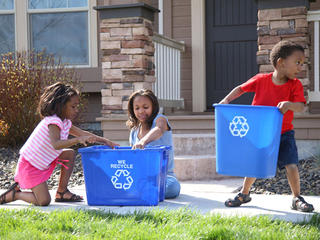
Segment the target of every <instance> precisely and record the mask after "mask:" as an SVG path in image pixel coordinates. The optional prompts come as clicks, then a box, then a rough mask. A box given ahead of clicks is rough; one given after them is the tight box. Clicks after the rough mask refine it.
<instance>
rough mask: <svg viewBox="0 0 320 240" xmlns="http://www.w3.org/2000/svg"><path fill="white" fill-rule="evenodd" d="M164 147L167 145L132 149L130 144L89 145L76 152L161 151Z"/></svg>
mask: <svg viewBox="0 0 320 240" xmlns="http://www.w3.org/2000/svg"><path fill="white" fill-rule="evenodd" d="M164 149H167V146H164V145H163V146H162V145H161V146H151V147H146V148H144V149H132V148H131V147H130V146H122V147H121V146H120V147H115V148H114V149H112V148H111V147H109V146H107V145H94V146H90V147H83V148H79V149H78V152H80V153H87V152H112V151H127V152H128V151H150V150H151V151H163V150H164Z"/></svg>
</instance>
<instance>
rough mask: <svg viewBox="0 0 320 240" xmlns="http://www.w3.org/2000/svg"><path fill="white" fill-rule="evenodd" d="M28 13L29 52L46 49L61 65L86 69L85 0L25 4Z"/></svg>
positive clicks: (86, 22)
mask: <svg viewBox="0 0 320 240" xmlns="http://www.w3.org/2000/svg"><path fill="white" fill-rule="evenodd" d="M53 11H54V12H53ZM28 13H29V27H30V31H29V34H30V35H29V36H30V37H29V38H30V48H31V49H35V50H37V51H41V50H43V49H46V51H47V52H49V53H51V54H54V56H57V57H61V60H62V62H64V63H68V64H73V65H89V41H88V38H89V35H88V17H89V16H88V1H87V0H86V1H84V0H82V1H70V0H29V5H28Z"/></svg>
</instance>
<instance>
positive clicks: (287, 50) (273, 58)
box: [270, 41, 304, 67]
mask: <svg viewBox="0 0 320 240" xmlns="http://www.w3.org/2000/svg"><path fill="white" fill-rule="evenodd" d="M295 51H301V52H303V53H304V49H303V47H302V46H301V45H299V44H297V43H293V42H290V41H280V42H278V43H277V44H276V45H274V47H273V48H272V50H271V53H270V62H271V63H272V65H273V67H276V66H277V61H278V59H279V58H282V59H286V58H287V57H289V56H290V55H291V54H292V53H293V52H295Z"/></svg>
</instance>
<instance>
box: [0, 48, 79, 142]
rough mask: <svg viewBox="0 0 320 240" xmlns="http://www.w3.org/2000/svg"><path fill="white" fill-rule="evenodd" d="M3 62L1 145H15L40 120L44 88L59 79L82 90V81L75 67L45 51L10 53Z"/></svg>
mask: <svg viewBox="0 0 320 240" xmlns="http://www.w3.org/2000/svg"><path fill="white" fill-rule="evenodd" d="M0 61H1V66H0V146H1V147H8V146H11V147H16V146H20V145H21V144H23V143H24V142H25V141H26V140H27V138H28V137H29V135H30V134H31V133H32V131H33V130H34V128H35V127H36V125H37V124H38V123H39V121H40V116H39V114H38V112H37V107H38V103H39V99H40V96H41V94H42V92H43V89H44V87H46V86H48V85H51V84H53V83H55V82H58V81H60V82H64V83H69V84H72V85H73V86H75V87H76V88H78V89H80V81H79V76H78V75H77V74H76V73H75V70H74V68H70V67H67V66H66V65H64V64H62V63H61V62H60V61H55V59H54V57H53V56H52V55H48V54H46V53H45V52H40V53H37V52H34V51H30V52H16V53H7V54H3V55H1V59H0Z"/></svg>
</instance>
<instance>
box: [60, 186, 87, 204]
mask: <svg viewBox="0 0 320 240" xmlns="http://www.w3.org/2000/svg"><path fill="white" fill-rule="evenodd" d="M67 192H70V191H69V189H66V190H65V191H64V192H57V193H58V194H59V195H60V197H59V198H56V199H55V202H82V201H83V198H82V197H81V196H79V195H76V194H72V195H71V197H70V198H64V195H65V194H66V193H67ZM70 193H71V192H70Z"/></svg>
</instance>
